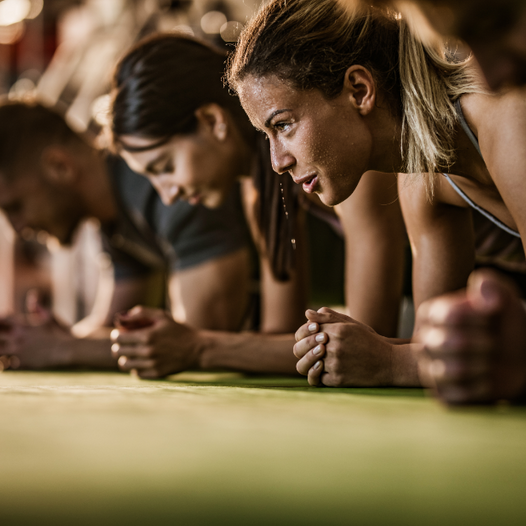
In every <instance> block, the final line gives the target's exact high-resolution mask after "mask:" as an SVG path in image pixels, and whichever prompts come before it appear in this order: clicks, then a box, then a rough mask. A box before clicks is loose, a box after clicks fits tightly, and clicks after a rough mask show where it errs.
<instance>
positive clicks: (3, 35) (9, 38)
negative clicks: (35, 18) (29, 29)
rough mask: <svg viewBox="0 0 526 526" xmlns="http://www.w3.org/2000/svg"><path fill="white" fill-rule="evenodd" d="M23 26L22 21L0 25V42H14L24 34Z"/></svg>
mask: <svg viewBox="0 0 526 526" xmlns="http://www.w3.org/2000/svg"><path fill="white" fill-rule="evenodd" d="M25 28H26V25H25V24H24V22H18V24H11V25H10V26H2V25H0V44H15V43H16V42H18V41H19V40H20V39H21V38H22V36H23V35H24V30H25Z"/></svg>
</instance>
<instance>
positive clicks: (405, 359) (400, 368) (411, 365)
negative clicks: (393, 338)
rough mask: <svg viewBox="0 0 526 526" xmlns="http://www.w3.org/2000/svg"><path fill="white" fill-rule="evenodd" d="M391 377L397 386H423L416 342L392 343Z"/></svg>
mask: <svg viewBox="0 0 526 526" xmlns="http://www.w3.org/2000/svg"><path fill="white" fill-rule="evenodd" d="M390 346H391V375H392V376H391V377H392V382H393V386H395V387H421V385H422V383H421V381H420V377H419V374H418V361H417V356H416V351H417V345H416V344H414V343H402V344H400V343H399V344H392V343H391V344H390Z"/></svg>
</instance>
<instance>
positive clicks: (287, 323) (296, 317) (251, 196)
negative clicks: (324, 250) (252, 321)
mask: <svg viewBox="0 0 526 526" xmlns="http://www.w3.org/2000/svg"><path fill="white" fill-rule="evenodd" d="M256 202H257V193H256V190H255V188H254V186H253V184H252V180H250V179H248V180H246V181H245V182H244V186H243V204H244V209H245V215H246V218H247V222H248V224H249V227H250V231H251V234H252V238H253V240H254V244H255V246H256V248H257V251H258V256H259V262H260V283H261V287H260V290H261V331H262V332H267V333H288V332H295V331H296V330H297V328H298V327H299V326H300V325H301V324H302V323H304V322H305V308H306V305H307V284H306V272H305V263H304V262H305V261H306V259H307V256H306V240H305V233H304V230H305V228H304V221H303V216H302V213H301V212H300V216H299V217H298V220H297V224H298V232H297V235H296V251H295V261H296V265H295V268H294V269H293V271H292V273H291V278H290V279H289V280H288V281H284V282H283V281H279V280H277V279H276V277H275V276H274V274H273V272H272V269H271V266H270V261H269V258H268V256H267V252H266V248H265V241H264V239H263V235H262V233H261V231H260V229H259V226H258V224H257V220H256V215H255V207H256Z"/></svg>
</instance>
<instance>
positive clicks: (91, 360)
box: [44, 328, 117, 369]
mask: <svg viewBox="0 0 526 526" xmlns="http://www.w3.org/2000/svg"><path fill="white" fill-rule="evenodd" d="M45 352H46V353H48V355H49V359H48V364H47V368H55V367H58V368H61V369H62V368H64V369H68V368H89V369H117V360H116V358H114V357H113V356H112V353H111V341H110V329H109V328H100V329H98V330H97V331H96V332H94V333H92V334H91V335H90V336H89V337H87V338H67V339H56V340H55V341H54V342H50V345H49V347H48V348H47V349H45ZM44 368H46V366H45V365H44Z"/></svg>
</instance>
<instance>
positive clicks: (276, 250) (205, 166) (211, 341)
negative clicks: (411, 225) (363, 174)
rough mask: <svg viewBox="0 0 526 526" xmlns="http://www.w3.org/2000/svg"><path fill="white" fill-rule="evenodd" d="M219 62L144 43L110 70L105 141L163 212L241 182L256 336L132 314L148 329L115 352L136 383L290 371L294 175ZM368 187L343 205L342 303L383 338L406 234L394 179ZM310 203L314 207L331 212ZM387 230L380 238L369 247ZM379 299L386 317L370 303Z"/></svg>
mask: <svg viewBox="0 0 526 526" xmlns="http://www.w3.org/2000/svg"><path fill="white" fill-rule="evenodd" d="M224 62H225V55H224V54H223V53H221V52H219V51H217V50H215V49H213V48H211V47H209V46H208V45H206V44H204V43H202V42H199V41H197V40H194V39H189V38H185V37H181V36H176V35H161V36H157V37H154V38H151V39H149V40H146V41H144V42H142V43H140V44H139V45H138V46H137V47H136V48H135V49H133V50H132V51H130V52H129V53H128V54H127V55H126V56H125V57H124V58H123V60H122V61H121V63H120V64H119V65H118V67H117V70H116V74H115V79H114V88H113V106H112V115H111V117H112V124H111V134H112V138H113V145H114V149H115V150H116V151H117V152H118V153H119V154H120V155H121V156H122V157H123V158H124V159H125V160H126V161H127V163H128V164H129V165H130V167H131V168H132V169H133V170H135V171H137V172H139V173H142V174H144V175H145V176H146V177H148V178H149V179H150V181H151V182H152V184H153V186H154V187H155V188H156V189H157V191H158V192H159V194H160V195H161V197H162V199H163V201H164V202H165V204H167V205H169V204H171V203H172V202H173V201H174V200H175V199H187V200H188V201H189V202H190V203H193V204H197V203H202V204H204V205H205V206H208V207H215V206H217V205H218V204H220V203H221V202H222V201H223V200H224V198H225V196H226V195H227V194H228V192H230V190H231V188H232V186H233V185H234V184H236V183H237V182H238V181H240V180H241V182H242V192H243V199H244V203H245V212H246V216H247V219H248V222H249V225H250V227H251V231H252V234H253V238H254V241H255V244H256V247H257V249H258V252H259V256H260V269H261V297H262V307H261V313H262V321H261V333H259V334H249V333H241V334H233V333H218V332H206V333H205V332H203V331H195V330H192V329H190V328H188V327H186V326H183V325H178V324H176V323H175V322H174V321H173V320H171V319H170V318H168V317H167V316H166V315H165V313H163V312H161V311H150V310H145V309H141V308H138V309H135V310H133V311H131V312H130V313H129V314H128V316H127V317H126V320H121V321H123V323H122V325H124V324H126V322H128V323H127V325H128V326H130V325H133V323H134V322H138V323H142V321H141V320H143V319H144V318H146V319H148V320H150V322H151V323H150V325H149V326H148V327H143V328H142V329H140V330H125V329H122V330H120V331H119V333H118V335H117V336H116V337H115V342H116V344H117V345H115V346H114V350H115V353H116V354H117V355H119V356H120V357H121V359H120V364H121V367H122V368H123V369H126V370H130V369H137V370H138V371H139V374H140V375H141V376H143V377H157V376H164V375H167V374H170V373H174V372H178V371H181V370H183V369H188V368H206V369H214V368H231V369H238V370H245V371H255V372H274V373H293V372H295V362H296V360H295V358H294V356H293V355H292V347H293V345H294V342H295V340H294V337H293V334H292V333H293V332H294V331H295V329H296V328H297V327H298V326H299V324H300V323H301V322H302V320H303V313H304V308H305V301H306V290H307V287H306V284H305V281H306V280H305V276H306V269H305V267H306V265H305V261H306V256H305V240H304V237H305V236H304V234H303V232H302V229H303V224H302V207H301V206H300V203H299V200H300V195H299V192H298V191H297V187H295V185H294V184H293V183H292V181H291V180H290V178H279V177H278V176H277V174H275V173H274V171H273V170H272V167H271V163H270V157H269V152H268V144H267V143H266V142H265V141H264V138H263V136H262V135H261V134H258V133H256V132H255V130H254V129H253V127H252V126H251V124H250V122H249V120H248V118H247V117H246V115H245V113H244V111H243V109H242V108H241V106H240V104H239V101H238V99H237V98H236V97H232V96H231V95H230V94H229V93H228V91H227V89H226V88H225V86H224V85H223V82H222V75H223V73H222V72H223V68H224ZM369 182H371V183H373V184H364V185H362V186H361V187H360V189H359V190H358V194H357V195H359V197H360V202H357V203H356V206H353V203H344V204H342V206H341V207H340V210H339V212H340V215H341V222H340V223H339V225H340V227H342V229H343V232H344V235H345V237H346V241H347V247H348V249H347V253H348V254H349V257H348V259H347V265H348V268H349V267H352V272H347V286H348V289H349V290H352V294H348V298H349V299H350V301H349V304H350V309H351V312H352V313H353V315H354V316H356V317H357V318H359V319H363V320H364V322H366V323H369V324H371V325H372V326H374V327H375V328H376V329H377V330H378V331H379V332H381V333H385V334H388V335H389V334H394V333H395V331H396V322H397V311H398V304H399V301H400V291H401V284H402V265H403V250H404V249H403V236H404V235H405V233H404V229H403V221H402V218H401V212H400V208H399V205H398V203H397V202H396V184H395V180H394V176H393V175H386V174H370V179H369ZM316 201H317V198H315V202H314V203H313V204H312V203H311V205H310V206H314V207H315V208H316V212H317V213H318V214H320V213H321V214H325V215H327V214H328V213H329V212H327V210H324V209H323V208H322V207H321V206H319V205H316V204H315V203H316ZM283 203H284V204H285V205H286V207H285V208H284V207H283ZM365 203H367V204H368V206H363V205H364V204H365ZM304 205H305V207H307V206H308V205H307V202H305V203H304ZM331 219H332V220H333V219H334V215H331ZM387 230H389V231H390V232H391V235H390V236H389V237H388V238H387V239H386V241H385V242H384V243H380V242H379V243H376V244H372V243H370V240H371V239H375V238H377V235H376V234H377V232H378V231H382V232H386V231H387ZM378 239H379V238H378ZM350 246H353V247H354V250H350V249H349V247H350ZM387 255H389V256H390V261H389V262H388V259H387ZM389 278H393V279H389ZM378 303H384V304H385V305H387V308H386V309H385V311H382V310H378V309H374V308H372V306H373V305H376V304H378Z"/></svg>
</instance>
